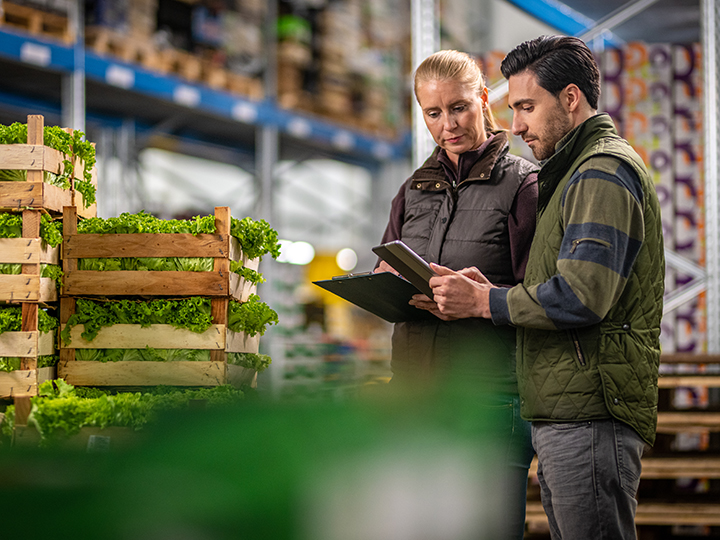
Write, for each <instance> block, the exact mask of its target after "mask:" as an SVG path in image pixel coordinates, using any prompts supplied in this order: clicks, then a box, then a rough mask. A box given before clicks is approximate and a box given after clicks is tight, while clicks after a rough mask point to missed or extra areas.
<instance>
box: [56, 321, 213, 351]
mask: <svg viewBox="0 0 720 540" xmlns="http://www.w3.org/2000/svg"><path fill="white" fill-rule="evenodd" d="M61 328H62V329H63V330H64V329H65V325H64V324H63V325H62V326H61ZM84 330H85V326H84V325H78V326H74V327H73V328H72V329H71V331H70V339H71V342H70V346H71V347H72V348H74V349H144V348H145V347H152V348H153V349H219V350H223V349H224V348H225V335H226V332H225V325H222V324H214V325H212V326H211V327H210V328H209V329H208V330H206V331H205V332H203V333H202V334H198V333H197V332H192V331H190V330H186V329H182V328H175V327H174V326H171V325H169V324H153V325H151V326H149V327H145V328H143V327H142V326H140V325H139V324H115V325H113V326H107V327H104V328H101V329H100V331H99V332H98V335H97V336H96V337H95V339H93V340H92V341H86V340H85V339H83V338H82V336H81V334H82V332H83V331H84Z"/></svg>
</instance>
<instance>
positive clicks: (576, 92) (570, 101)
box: [560, 83, 585, 113]
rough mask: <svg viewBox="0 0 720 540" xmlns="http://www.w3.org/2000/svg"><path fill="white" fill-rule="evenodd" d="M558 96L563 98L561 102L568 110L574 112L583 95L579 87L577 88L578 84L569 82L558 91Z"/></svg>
mask: <svg viewBox="0 0 720 540" xmlns="http://www.w3.org/2000/svg"><path fill="white" fill-rule="evenodd" d="M560 98H561V99H562V100H563V102H564V103H563V104H564V105H565V107H567V110H568V112H571V113H572V112H576V111H577V109H578V107H580V104H581V103H582V101H583V99H584V98H585V95H584V94H583V93H582V91H581V90H580V88H578V85H576V84H574V83H570V84H568V85H567V86H566V87H565V88H563V90H562V92H560Z"/></svg>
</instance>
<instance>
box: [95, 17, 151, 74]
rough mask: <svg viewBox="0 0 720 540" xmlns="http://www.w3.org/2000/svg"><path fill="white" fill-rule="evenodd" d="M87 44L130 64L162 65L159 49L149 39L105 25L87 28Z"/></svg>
mask: <svg viewBox="0 0 720 540" xmlns="http://www.w3.org/2000/svg"><path fill="white" fill-rule="evenodd" d="M85 45H87V47H89V48H90V49H92V50H93V51H95V52H96V53H97V54H99V55H102V56H114V57H115V58H118V59H120V60H122V61H123V62H127V63H130V64H138V65H140V66H143V67H146V68H148V69H151V70H156V69H158V68H159V67H160V66H161V62H160V59H159V57H158V50H157V48H156V47H155V45H154V44H153V42H152V41H150V40H149V39H142V38H140V37H139V36H137V35H135V36H132V37H130V36H128V35H127V34H126V33H124V32H119V31H117V30H114V29H112V28H107V27H104V26H89V27H87V28H86V29H85Z"/></svg>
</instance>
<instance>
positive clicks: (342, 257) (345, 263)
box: [335, 248, 358, 272]
mask: <svg viewBox="0 0 720 540" xmlns="http://www.w3.org/2000/svg"><path fill="white" fill-rule="evenodd" d="M335 262H336V263H337V265H338V266H339V267H340V269H341V270H344V271H345V272H349V271H350V270H352V269H353V268H355V266H357V262H358V258H357V254H356V253H355V251H354V250H352V249H350V248H343V249H341V250H340V251H338V252H337V255H336V256H335Z"/></svg>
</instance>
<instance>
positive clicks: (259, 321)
mask: <svg viewBox="0 0 720 540" xmlns="http://www.w3.org/2000/svg"><path fill="white" fill-rule="evenodd" d="M277 322H278V315H277V313H276V312H275V311H274V310H273V309H272V308H270V306H268V305H267V304H266V303H265V302H261V301H260V297H259V296H258V295H256V294H251V295H250V297H249V298H248V301H247V302H237V301H235V300H231V301H230V302H229V304H228V328H229V329H230V330H232V331H233V332H245V333H247V334H248V335H250V336H254V335H256V334H258V333H259V334H260V335H261V336H262V335H263V334H265V330H266V327H267V325H268V324H277Z"/></svg>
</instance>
